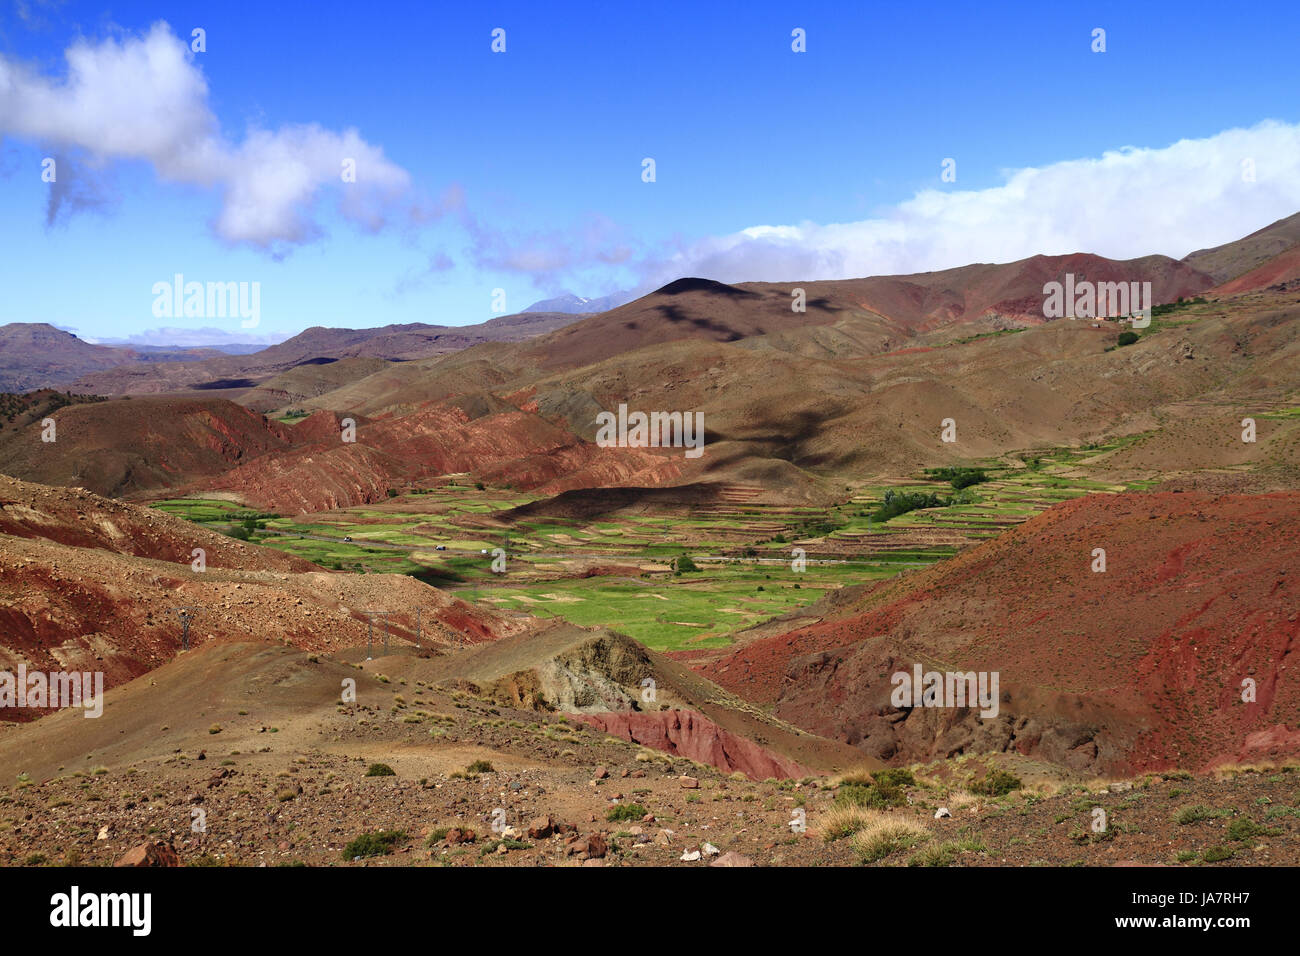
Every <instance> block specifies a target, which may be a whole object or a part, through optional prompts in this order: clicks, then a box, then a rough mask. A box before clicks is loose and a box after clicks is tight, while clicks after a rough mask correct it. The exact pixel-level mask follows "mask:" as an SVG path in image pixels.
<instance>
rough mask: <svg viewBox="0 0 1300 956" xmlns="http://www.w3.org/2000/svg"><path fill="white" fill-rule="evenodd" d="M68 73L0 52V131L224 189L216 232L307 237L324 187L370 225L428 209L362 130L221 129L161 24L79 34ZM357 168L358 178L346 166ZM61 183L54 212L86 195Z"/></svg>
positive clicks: (265, 243) (351, 215)
mask: <svg viewBox="0 0 1300 956" xmlns="http://www.w3.org/2000/svg"><path fill="white" fill-rule="evenodd" d="M64 56H65V59H66V60H67V75H66V76H65V77H63V78H60V79H54V78H50V77H47V76H43V75H41V74H40V73H38V72H37V71H35V70H33V69H31V68H29V67H27V66H25V65H24V64H22V63H19V62H17V61H15V60H12V59H9V58H6V57H0V136H12V137H15V138H17V139H20V140H27V141H31V142H34V143H37V144H39V145H41V146H42V147H46V148H50V149H54V150H73V151H79V152H81V153H84V154H85V155H86V156H87V157H89V158H90V160H91V161H92V162H94V163H97V164H103V163H107V162H113V161H143V162H146V163H148V164H149V165H150V166H152V167H153V169H154V170H155V172H156V173H157V175H158V176H159V178H160V179H163V180H165V181H168V182H174V183H181V184H187V185H193V186H199V187H203V188H209V189H215V190H218V191H219V192H220V193H221V205H220V208H219V210H218V212H217V215H216V218H215V221H214V223H213V228H214V230H215V231H216V233H217V235H219V236H221V237H222V238H223V239H225V240H227V241H229V242H232V243H247V244H250V245H253V246H258V247H263V248H266V247H270V246H272V245H276V244H286V243H301V242H307V241H310V240H312V239H314V238H316V237H317V236H318V235H319V234H320V227H319V225H318V224H317V223H316V221H315V218H314V216H313V209H314V207H315V205H316V203H317V200H318V199H319V197H320V196H321V194H322V193H323V192H324V191H325V190H326V189H328V188H332V189H334V190H336V191H337V193H338V197H339V198H338V208H339V211H340V212H341V213H342V215H343V216H345V217H346V218H348V219H349V220H351V221H352V222H354V223H356V224H357V225H359V226H360V227H362V228H365V229H368V230H377V229H379V228H381V227H383V226H384V225H385V224H386V223H387V222H388V221H389V220H390V218H391V217H394V216H399V215H400V216H402V217H407V218H410V219H414V220H417V221H418V220H420V219H421V218H423V217H426V216H428V215H431V213H430V212H429V211H427V210H422V209H421V208H420V206H419V204H418V202H417V201H416V200H415V199H413V198H412V189H411V177H410V175H409V174H408V173H407V171H406V170H405V169H403V168H402V167H400V166H398V165H396V164H394V163H392V162H390V161H389V160H388V159H387V158H386V157H385V156H384V152H383V150H382V149H380V148H379V147H377V146H373V145H371V144H370V143H368V142H366V141H365V140H364V139H362V138H361V136H360V134H359V133H358V132H357V131H356V130H355V129H347V130H344V131H343V132H334V131H331V130H327V129H323V128H322V127H320V126H319V125H317V124H315V123H307V124H291V125H284V126H281V127H279V128H277V129H273V130H272V129H261V128H252V129H250V130H248V132H247V133H246V135H245V136H244V138H243V139H242V140H240V141H237V142H234V141H231V140H228V139H227V138H226V137H225V136H223V134H222V132H221V130H220V125H219V123H218V121H217V118H216V116H215V114H214V113H213V111H212V109H211V108H210V106H209V103H208V86H207V81H206V80H205V79H204V76H203V73H202V71H201V70H200V69H199V68H198V66H197V65H196V63H195V60H194V55H193V54H192V53H191V52H190V48H189V46H188V45H187V44H186V43H185V42H184V41H182V40H181V39H180V38H178V37H177V36H176V35H175V34H173V33H172V30H171V28H170V27H169V26H168V25H167V24H166V23H161V22H160V23H157V24H155V25H154V26H153V27H152V28H151V29H150V30H149V32H148V33H147V34H146V35H144V36H142V37H127V38H125V39H123V40H120V41H119V40H115V39H108V40H104V41H102V42H100V43H90V42H88V41H79V42H77V43H74V44H73V45H72V46H70V47H69V48H68V49H67V50H66V51H65V53H64ZM346 160H351V161H353V162H354V163H355V171H356V175H355V182H345V181H344V175H343V173H344V163H345V161H346ZM58 188H60V189H62V190H64V192H63V194H62V196H61V198H60V199H59V200H58V202H57V204H56V206H55V208H54V211H53V212H51V213H50V217H49V218H50V221H53V219H54V218H56V217H57V213H58V207H59V206H60V205H64V204H66V203H68V202H69V201H70V198H71V196H76V195H80V196H81V197H82V198H81V202H82V203H83V204H86V203H92V200H90V199H89V198H87V196H85V195H83V194H82V193H72V194H69V193H68V192H67V189H68V187H66V186H60V187H58Z"/></svg>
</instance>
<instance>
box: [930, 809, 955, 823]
mask: <svg viewBox="0 0 1300 956" xmlns="http://www.w3.org/2000/svg"><path fill="white" fill-rule="evenodd" d="M950 816H952V813H951V812H950V811H949V810H948V808H947V807H940V808H939V809H938V810H936V811H934V818H935V819H936V820H942V819H943V818H944V817H950Z"/></svg>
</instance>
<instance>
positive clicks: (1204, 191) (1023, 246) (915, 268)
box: [642, 121, 1300, 285]
mask: <svg viewBox="0 0 1300 956" xmlns="http://www.w3.org/2000/svg"><path fill="white" fill-rule="evenodd" d="M1245 160H1251V161H1252V162H1253V164H1254V171H1255V181H1254V182H1247V181H1243V166H1242V163H1243V161H1245ZM937 169H938V167H937V165H936V170H937ZM958 171H959V175H960V164H959V166H958ZM936 176H937V172H936ZM1004 178H1005V182H1004V184H1003V185H1001V186H997V187H993V188H989V189H981V190H966V191H957V190H951V191H949V190H941V189H926V190H923V191H922V192H919V193H917V195H916V196H914V197H913V198H912V199H910V200H908V201H906V202H903V203H900V204H899V205H898V206H896V207H894V208H893V209H892V210H891V211H889V212H888V213H887V214H886V215H884V216H882V217H881V218H877V219H868V220H863V221H859V222H848V223H835V224H829V225H819V224H817V223H811V222H804V223H800V224H798V225H781V226H754V227H751V228H748V229H744V230H742V231H740V232H737V233H733V234H732V235H728V236H717V237H710V238H706V239H702V240H700V241H697V242H694V243H690V244H688V245H686V246H685V247H683V248H681V249H680V250H678V251H676V252H675V253H673V254H669V255H664V256H660V257H656V258H653V259H650V260H648V261H646V262H645V263H643V264H642V271H643V274H644V275H645V276H646V277H647V279H648V280H649V281H650V283H651V284H656V285H657V284H660V283H662V282H665V281H668V280H670V279H673V278H677V277H679V276H684V275H698V276H705V277H708V278H712V279H717V280H719V281H722V282H743V281H746V280H749V281H787V280H795V279H844V278H853V277H860V276H870V275H895V274H903V273H910V272H925V271H930V270H937V269H947V268H952V267H955V266H962V265H967V264H968V263H972V262H1011V261H1015V260H1017V259H1023V258H1026V257H1028V256H1032V255H1035V254H1038V253H1044V254H1048V255H1060V254H1065V253H1071V252H1093V253H1097V254H1100V255H1104V256H1109V257H1111V258H1116V259H1131V258H1136V257H1139V256H1145V255H1150V254H1152V253H1163V254H1165V255H1169V256H1173V257H1175V258H1181V257H1182V256H1184V255H1186V254H1187V253H1189V252H1193V251H1195V250H1196V249H1202V248H1205V247H1207V246H1215V245H1219V244H1221V243H1224V242H1230V241H1232V240H1234V239H1239V238H1241V237H1242V236H1245V235H1247V234H1249V233H1251V232H1254V231H1255V230H1256V229H1260V228H1262V227H1263V226H1266V225H1268V224H1269V223H1271V222H1273V221H1275V220H1277V219H1281V218H1283V217H1285V216H1289V215H1291V214H1292V213H1295V212H1296V211H1298V210H1300V125H1288V124H1284V123H1279V122H1273V121H1267V122H1263V123H1260V124H1258V125H1256V126H1253V127H1251V128H1249V129H1232V130H1227V131H1225V132H1222V133H1219V134H1217V135H1215V136H1211V137H1209V138H1207V139H1197V140H1190V139H1185V140H1180V141H1178V142H1177V143H1174V144H1173V145H1171V146H1168V147H1164V148H1160V149H1138V148H1132V147H1126V148H1123V149H1119V150H1115V151H1113V152H1107V153H1105V154H1104V155H1102V156H1101V157H1100V158H1097V159H1076V160H1069V161H1065V162H1060V163H1054V164H1052V165H1050V166H1044V167H1041V168H1036V169H1035V168H1029V169H1019V170H1013V171H1008V172H1007V173H1005V174H1004Z"/></svg>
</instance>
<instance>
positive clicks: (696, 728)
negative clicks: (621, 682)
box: [577, 710, 813, 780]
mask: <svg viewBox="0 0 1300 956" xmlns="http://www.w3.org/2000/svg"><path fill="white" fill-rule="evenodd" d="M577 719H578V720H581V721H582V722H583V723H587V724H590V725H591V726H593V727H596V728H597V729H599V730H601V731H604V732H605V733H607V734H610V735H612V736H614V737H619V738H622V739H623V740H628V741H631V742H632V743H637V744H641V745H643V746H645V747H653V748H654V749H655V750H662V751H664V752H665V753H670V754H675V755H677V756H681V757H686V758H687V759H689V760H694V761H695V762H696V763H702V764H708V765H709V766H712V767H717V768H718V769H719V770H725V771H727V772H728V773H732V772H736V771H739V772H740V773H743V774H744V775H745V776H747V777H749V778H750V779H751V780H766V779H767V778H769V777H776V778H787V777H806V776H811V775H813V771H811V770H809V769H808V768H806V767H803V766H800V765H799V764H797V763H795V762H794V761H793V760H791V759H789V758H788V757H782V756H780V755H779V754H775V753H772V752H771V751H770V750H767V749H766V748H764V747H761V746H759V745H758V744H756V743H754V742H753V741H752V740H747V739H746V738H744V737H740V736H738V735H736V734H733V733H731V732H730V731H727V730H724V729H723V728H721V727H719V726H718V725H717V724H715V723H714V722H713V721H711V720H709V718H707V717H705V716H704V715H703V714H698V713H695V712H694V711H690V710H668V711H659V712H657V713H651V714H646V713H635V712H631V711H624V712H620V713H607V714H580V715H578V718H577Z"/></svg>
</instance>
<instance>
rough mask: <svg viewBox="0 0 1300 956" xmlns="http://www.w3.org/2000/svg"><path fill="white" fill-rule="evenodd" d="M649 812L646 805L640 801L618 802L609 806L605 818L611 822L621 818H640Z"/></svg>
mask: <svg viewBox="0 0 1300 956" xmlns="http://www.w3.org/2000/svg"><path fill="white" fill-rule="evenodd" d="M647 813H649V811H648V810H646V808H645V807H643V806H641V804H639V803H618V804H615V805H614V806H612V807H610V808H609V811H608V812H607V813H606V814H605V819H606V820H609V821H610V822H611V823H617V822H618V821H620V820H640V819H641V818H642V817H643V816H645V815H646V814H647Z"/></svg>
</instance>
